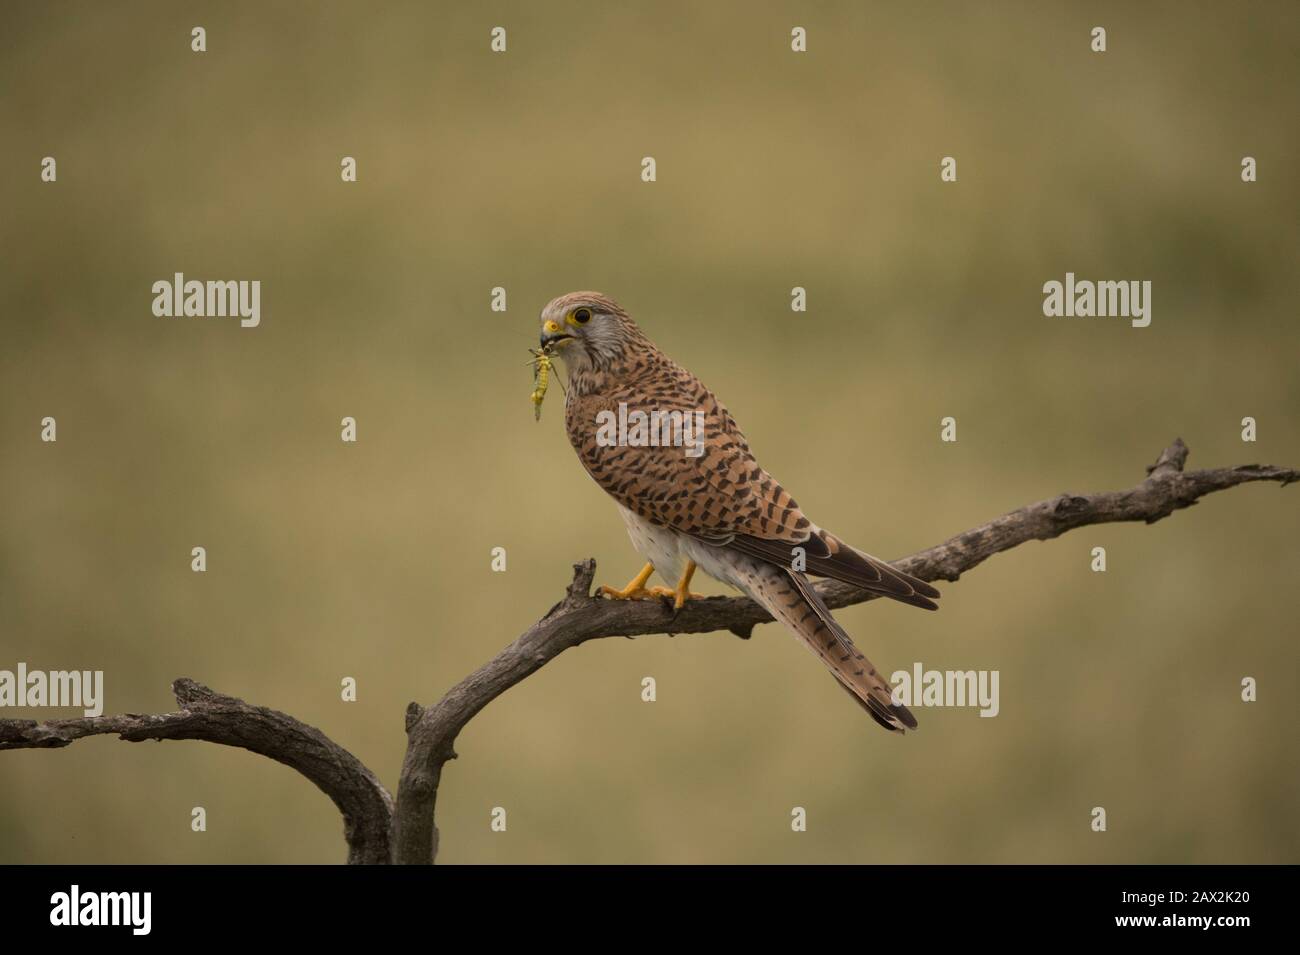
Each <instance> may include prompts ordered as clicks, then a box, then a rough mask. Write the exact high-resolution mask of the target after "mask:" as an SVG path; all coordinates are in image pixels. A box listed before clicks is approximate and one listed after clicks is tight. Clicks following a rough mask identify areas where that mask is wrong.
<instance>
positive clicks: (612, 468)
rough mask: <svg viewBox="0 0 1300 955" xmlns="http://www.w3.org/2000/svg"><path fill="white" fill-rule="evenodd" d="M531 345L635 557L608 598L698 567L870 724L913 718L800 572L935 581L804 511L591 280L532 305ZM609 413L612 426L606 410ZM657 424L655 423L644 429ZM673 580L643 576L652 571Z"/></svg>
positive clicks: (917, 587)
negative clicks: (557, 386) (558, 380)
mask: <svg viewBox="0 0 1300 955" xmlns="http://www.w3.org/2000/svg"><path fill="white" fill-rule="evenodd" d="M540 321H541V350H542V352H543V353H544V354H546V355H548V356H554V357H555V358H558V359H559V364H560V366H561V368H562V370H563V373H564V375H565V378H566V385H567V389H566V395H565V405H564V419H565V431H566V432H567V434H568V438H569V443H570V444H572V445H573V449H574V450H575V451H576V452H577V455H578V459H579V461H581V463H582V466H583V468H585V469H586V471H587V473H588V474H589V475H590V476H591V477H592V478H593V479H594V480H595V482H596V484H598V485H599V486H600V487H601V488H602V489H603V490H604V491H605V492H606V493H607V494H608V495H609V496H610V497H612V498H613V499H614V501H615V503H616V505H617V506H618V510H619V512H620V514H621V515H622V518H623V521H624V522H625V524H626V525H627V531H628V536H629V538H630V539H631V541H632V546H633V547H634V548H635V549H636V551H637V552H638V553H639V554H640V555H641V556H642V557H644V558H645V566H644V567H643V568H642V569H641V571H640V573H638V574H637V575H636V576H635V577H634V578H632V580H631V581H629V582H628V584H627V585H626V586H624V587H610V586H603V587H601V588H600V589H599V591H598V594H599V595H600V596H601V597H604V598H608V599H612V600H646V599H663V598H671V600H672V604H673V607H674V608H675V611H676V610H680V609H681V608H682V607H683V606H684V605H685V603H686V602H687V601H688V600H692V599H697V598H699V597H700V595H699V594H695V593H692V592H691V590H690V585H691V580H692V578H693V575H694V573H695V571H696V570H697V569H699V570H702V571H703V572H704V573H706V574H707V575H709V576H710V577H713V578H715V579H716V580H719V581H721V582H722V583H724V584H727V585H730V586H732V587H735V588H736V589H738V590H740V591H741V592H742V593H744V594H746V595H747V596H748V597H749V598H750V599H751V600H753V601H754V602H755V603H757V604H759V605H760V606H761V607H763V608H764V609H765V610H767V612H768V613H770V614H771V615H772V617H773V619H774V620H776V621H778V622H779V623H781V624H782V625H783V626H784V627H785V628H786V629H787V630H789V631H790V632H791V633H792V634H794V635H795V637H797V638H798V639H799V640H800V641H801V642H802V643H803V644H804V645H805V646H806V647H807V648H808V649H810V650H811V651H812V652H813V653H815V654H817V656H818V657H819V658H820V659H821V661H822V662H823V663H824V664H825V665H826V667H827V668H828V669H829V670H830V672H831V674H832V675H833V676H834V677H835V679H836V681H837V682H838V683H839V684H840V686H841V687H842V688H843V689H845V690H847V691H848V693H849V695H850V696H852V697H853V698H854V700H856V701H857V702H858V703H859V704H860V705H861V706H862V708H863V709H865V710H866V712H867V713H868V714H869V715H870V716H871V718H872V719H873V720H875V722H876V723H878V724H879V725H880V726H882V727H884V728H885V729H886V730H889V731H890V732H894V733H903V732H905V731H906V730H908V729H916V725H917V723H916V718H915V717H914V716H913V715H912V713H911V712H910V711H909V710H908V709H907V707H906V706H904V705H903V704H902V703H900V702H896V701H895V699H894V697H893V695H892V693H891V689H890V686H889V684H888V682H886V680H885V679H884V678H883V677H882V676H881V674H880V673H879V672H878V671H877V670H876V668H875V666H873V665H872V663H871V661H870V660H868V659H867V658H866V657H865V656H864V655H863V654H862V652H861V651H860V650H858V648H857V647H856V646H855V645H854V643H853V641H852V640H851V639H850V638H849V635H848V633H846V632H845V630H844V628H843V627H842V626H840V624H839V623H838V622H837V621H836V620H835V618H834V617H833V616H832V615H831V612H830V610H829V609H828V608H827V606H826V603H825V601H824V600H823V599H822V597H821V595H820V594H819V593H818V592H817V590H816V589H815V588H814V586H813V584H812V581H811V580H810V576H817V577H829V578H833V579H835V580H840V581H844V582H845V583H849V584H853V585H854V586H857V587H860V588H861V589H863V590H866V591H868V592H870V593H872V594H877V595H880V596H884V597H891V598H893V599H894V600H898V601H901V602H902V603H905V604H910V605H911V606H914V607H921V608H923V609H926V610H936V609H938V604H936V603H935V602H934V601H935V600H936V599H938V597H939V591H938V590H936V589H935V588H934V587H932V586H930V584H928V583H926V582H925V581H923V580H919V579H917V578H916V577H913V576H911V575H909V574H906V573H903V572H902V571H900V570H897V569H895V568H893V567H891V566H889V564H887V563H886V562H884V561H882V560H879V559H877V558H875V557H872V556H871V555H870V554H867V553H866V552H864V551H861V550H858V549H856V548H854V547H851V546H849V545H848V544H846V543H845V542H844V541H843V540H841V539H840V538H839V537H837V536H835V535H834V534H832V533H830V532H829V531H827V530H825V529H823V528H821V527H819V526H818V525H816V524H814V523H813V522H812V521H811V520H809V519H808V518H807V517H806V516H805V515H804V513H803V511H802V510H801V509H800V507H799V505H798V504H797V503H796V502H795V499H794V498H793V497H791V496H790V494H789V493H788V492H787V491H786V490H785V488H783V487H782V486H781V484H780V483H779V482H778V481H777V480H776V479H775V478H773V477H772V476H771V475H770V474H768V473H767V471H765V470H763V468H762V467H761V466H760V465H759V464H758V462H757V461H756V460H755V458H754V455H753V452H751V451H750V448H749V444H748V442H747V441H746V440H745V437H744V435H743V434H742V433H741V430H740V428H739V427H738V426H737V424H736V422H735V419H733V418H732V416H731V413H730V412H729V411H728V410H727V408H726V407H725V406H724V405H723V404H722V402H721V401H719V400H718V398H717V396H716V395H714V393H713V392H712V391H710V390H709V388H708V387H707V386H706V385H705V384H704V383H703V382H702V381H700V379H699V378H697V377H695V375H693V374H691V373H690V372H689V371H687V370H686V369H685V368H683V367H682V366H681V365H679V364H677V363H676V362H675V361H673V360H672V359H671V358H669V357H668V356H667V355H666V354H664V353H663V352H662V351H660V350H659V348H658V347H656V346H655V344H654V343H653V342H652V341H651V340H650V339H649V337H647V335H646V334H645V332H643V331H642V330H641V328H640V326H639V325H637V323H636V322H634V321H633V320H632V318H631V316H630V315H629V314H628V313H627V311H625V310H624V309H623V308H622V306H620V305H619V304H618V303H617V302H615V301H614V300H613V299H611V298H609V297H608V296H606V295H603V294H601V293H599V292H590V291H580V292H570V293H568V294H566V295H561V296H559V297H558V298H555V299H553V300H552V301H551V302H549V303H548V304H547V305H546V306H545V307H544V308H543V309H542V311H541V315H540ZM616 422H617V426H615V423H616ZM656 429H658V430H656ZM655 572H658V574H659V575H660V576H661V577H662V578H663V579H664V580H665V581H668V582H671V583H673V584H674V586H672V587H662V586H655V587H647V586H646V584H647V583H648V582H649V580H650V577H651V576H652V575H653V574H654V573H655Z"/></svg>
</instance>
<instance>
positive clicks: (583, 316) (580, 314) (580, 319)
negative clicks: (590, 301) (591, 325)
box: [573, 308, 591, 325]
mask: <svg viewBox="0 0 1300 955" xmlns="http://www.w3.org/2000/svg"><path fill="white" fill-rule="evenodd" d="M573 320H574V321H575V322H577V323H578V324H579V325H586V324H587V323H588V322H589V321H591V309H589V308H580V309H578V310H577V311H576V312H574V313H573Z"/></svg>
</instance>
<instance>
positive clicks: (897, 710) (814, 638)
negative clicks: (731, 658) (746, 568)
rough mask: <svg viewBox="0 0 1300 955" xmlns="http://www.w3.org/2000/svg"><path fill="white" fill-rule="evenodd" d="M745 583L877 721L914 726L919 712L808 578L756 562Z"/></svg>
mask: <svg viewBox="0 0 1300 955" xmlns="http://www.w3.org/2000/svg"><path fill="white" fill-rule="evenodd" d="M747 583H748V586H747V587H746V590H747V591H748V592H749V595H750V597H752V598H753V599H754V600H755V601H756V602H757V603H759V604H761V605H762V606H763V607H764V608H765V609H766V610H767V611H768V612H769V613H770V614H772V616H773V617H774V618H775V619H776V620H777V621H778V622H779V623H781V624H783V625H784V626H785V627H786V629H788V630H789V631H790V632H792V633H793V634H794V635H795V636H797V637H798V638H799V639H800V640H802V641H803V643H804V644H805V645H806V646H807V647H808V649H810V650H812V651H813V652H814V653H815V654H817V656H818V657H819V658H820V659H821V661H822V663H824V664H826V668H827V669H829V670H830V671H831V675H832V676H834V677H835V679H836V681H837V682H838V683H839V684H840V686H842V687H843V688H844V689H845V690H847V691H848V693H849V695H850V696H852V697H853V698H854V699H855V700H857V702H858V703H859V705H861V706H862V708H863V709H865V710H866V711H867V713H868V714H869V715H870V716H871V718H872V719H873V720H875V721H876V722H877V723H879V724H880V725H881V726H883V727H884V728H885V729H887V730H889V731H890V732H893V733H902V732H903V731H904V730H905V729H916V717H914V716H913V715H912V714H911V712H910V711H909V710H908V709H907V707H905V706H900V705H899V704H897V703H895V702H894V700H893V696H892V693H891V690H890V687H889V684H888V683H887V682H886V681H885V679H884V677H882V676H881V675H880V674H879V673H878V672H877V671H876V668H875V667H874V666H873V665H872V663H871V661H870V660H868V659H867V658H866V657H865V656H863V654H862V652H861V651H860V650H859V649H858V648H857V647H856V646H854V644H853V641H852V640H850V639H849V635H848V634H847V633H846V632H845V631H844V628H843V627H841V626H840V625H839V623H838V622H837V621H836V620H835V618H834V617H832V616H831V612H830V610H829V609H827V607H826V604H825V602H824V601H823V600H822V599H821V597H820V596H818V594H817V591H816V590H814V589H813V586H812V583H811V582H810V581H809V580H808V578H807V577H805V576H804V575H803V574H800V573H798V572H796V571H791V570H786V569H784V568H781V567H776V566H774V565H772V564H767V563H760V562H758V561H755V562H754V566H753V567H752V569H751V572H750V574H749V580H748V581H747Z"/></svg>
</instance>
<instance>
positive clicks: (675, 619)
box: [0, 439, 1300, 864]
mask: <svg viewBox="0 0 1300 955" xmlns="http://www.w3.org/2000/svg"><path fill="white" fill-rule="evenodd" d="M1186 460H1187V446H1186V445H1185V444H1183V442H1182V440H1181V439H1178V440H1175V441H1174V443H1173V444H1171V445H1170V446H1169V447H1168V448H1166V449H1165V450H1164V452H1163V453H1161V455H1160V457H1159V458H1158V459H1157V460H1156V463H1155V464H1153V465H1151V466H1149V467H1148V468H1147V477H1146V479H1145V480H1144V481H1142V482H1141V483H1139V484H1137V485H1135V486H1134V487H1131V488H1128V489H1127V490H1123V491H1104V492H1100V493H1096V494H1061V495H1058V496H1057V497H1053V498H1049V499H1048V500H1045V501H1039V502H1038V503H1036V504H1030V505H1028V506H1026V507H1022V508H1020V509H1018V510H1015V511H1012V512H1010V513H1009V514H1004V515H1003V516H1002V517H999V518H996V519H995V520H992V521H989V522H988V523H986V524H981V525H980V526H979V527H975V528H972V529H971V530H968V531H966V532H965V533H962V534H958V535H957V536H956V537H952V538H949V539H948V540H946V541H944V542H943V543H942V544H938V545H936V546H934V547H931V548H929V549H928V550H923V551H918V552H917V553H915V554H912V555H911V556H910V557H904V558H902V559H901V560H897V561H894V562H893V564H894V566H895V567H897V568H899V569H900V570H904V571H906V572H907V573H909V574H911V575H913V576H915V577H919V578H921V579H922V580H928V581H933V580H948V581H955V580H957V579H958V578H959V577H961V575H962V574H964V573H965V572H967V571H968V570H970V569H971V568H973V567H977V566H978V565H980V564H981V563H983V562H984V561H986V560H988V559H989V558H990V557H992V556H993V555H994V554H999V553H1002V552H1003V551H1007V550H1011V549H1012V548H1013V547H1017V546H1019V545H1020V544H1023V543H1026V542H1027V541H1031V540H1050V539H1052V538H1054V537H1059V536H1060V535H1061V534H1064V533H1065V532H1066V531H1069V530H1072V529H1074V528H1076V527H1084V526H1086V525H1089V524H1106V523H1112V522H1119V521H1143V522H1145V523H1147V524H1152V523H1155V522H1156V521H1158V520H1160V519H1162V518H1165V517H1168V516H1169V515H1170V514H1172V513H1173V512H1174V511H1176V510H1179V509H1181V508H1184V507H1190V506H1192V505H1193V504H1195V503H1196V502H1197V501H1198V500H1199V499H1200V498H1202V497H1204V496H1205V495H1207V494H1211V493H1213V492H1214V491H1221V490H1224V489H1226V488H1230V487H1235V486H1237V485H1238V484H1246V483H1249V482H1252V481H1276V482H1278V483H1279V484H1281V485H1287V484H1290V483H1292V482H1294V481H1297V480H1300V470H1297V469H1295V468H1281V467H1273V466H1271V465H1262V464H1246V465H1242V466H1240V467H1235V468H1215V469H1209V470H1203V471H1184V470H1183V465H1184V464H1185V463H1186ZM595 573H596V563H595V561H593V560H585V561H583V562H582V563H580V564H575V565H574V568H573V580H572V581H571V582H570V584H569V586H568V589H567V590H566V592H565V595H564V598H563V599H562V600H561V601H560V602H559V603H557V604H556V605H555V606H554V607H552V608H551V609H550V610H549V611H548V612H547V614H546V615H545V616H544V617H542V619H541V620H539V621H537V623H535V624H533V625H532V626H531V627H529V628H528V629H527V630H526V631H524V633H523V634H521V635H520V636H519V638H518V639H516V640H515V641H514V642H513V643H511V644H510V645H509V646H508V647H506V648H505V649H504V650H502V651H501V652H500V653H498V654H497V655H496V656H495V657H493V658H492V659H491V660H490V661H488V663H486V664H485V665H484V666H482V667H480V668H479V669H478V670H476V671H475V672H474V673H472V674H470V675H469V676H468V677H466V678H465V679H464V680H462V681H461V682H460V683H458V684H456V685H455V686H454V687H452V688H451V689H450V690H449V691H448V692H447V693H446V695H445V696H443V697H442V699H440V700H438V702H436V703H434V704H432V705H431V706H427V707H422V706H420V705H419V704H417V703H412V704H410V706H408V707H407V711H406V733H407V750H406V758H405V760H404V762H403V764H402V773H401V777H400V779H399V782H398V790H397V802H396V805H395V806H394V804H393V802H392V800H391V799H390V797H389V795H388V793H387V792H386V791H385V790H384V788H383V786H381V785H380V784H379V782H378V781H377V780H376V779H375V777H374V775H373V774H372V773H371V772H370V771H369V770H368V769H366V768H365V767H364V766H363V765H362V764H361V763H360V762H359V761H357V760H356V758H355V757H353V756H352V755H351V754H350V753H348V752H347V751H346V750H344V749H342V748H341V747H339V746H337V745H336V744H335V743H333V742H331V741H330V740H329V739H328V738H326V737H325V736H324V735H323V734H322V733H320V731H319V730H316V729H313V728H312V727H309V726H306V725H304V724H302V723H299V722H298V721H297V720H295V719H293V718H292V717H289V716H286V715H285V714H283V713H278V712H276V711H275V710H268V709H264V708H262V707H254V706H249V705H248V704H246V703H243V702H242V701H240V700H237V699H234V698H233V697H227V696H221V695H219V694H216V693H213V692H212V691H211V690H208V689H207V688H206V687H202V686H200V685H198V684H196V683H193V682H192V681H189V680H178V681H177V682H176V684H175V685H174V689H175V691H176V698H177V701H178V702H179V703H180V704H181V711H180V712H179V713H167V714H163V715H161V716H134V715H127V716H110V717H96V718H89V719H74V720H53V721H50V722H47V723H34V722H32V721H30V720H0V750H2V749H19V748H33V747H50V746H66V745H68V744H69V743H70V742H72V741H73V740H75V739H79V738H81V737H83V736H89V735H93V734H96V733H118V734H119V735H120V736H121V738H122V739H125V740H132V741H134V740H141V739H205V740H209V741H211V742H217V743H224V744H226V745H229V746H240V747H242V748H244V749H248V750H251V751H253V752H256V753H261V754H262V755H264V756H269V757H270V758H272V759H275V760H277V761H279V762H282V763H284V764H285V765H288V766H292V767H293V768H294V769H297V770H298V771H299V772H301V773H302V774H303V775H305V776H307V777H308V778H309V779H311V780H312V782H314V783H316V785H317V786H319V787H320V788H321V789H322V790H323V791H324V792H325V793H326V794H327V795H329V796H330V798H331V799H333V800H334V802H335V804H336V805H337V806H338V807H339V809H340V810H341V811H342V812H343V817H344V830H345V835H346V836H347V841H348V861H349V862H370V863H374V862H389V861H396V862H399V863H414V864H428V863H430V862H432V861H433V860H434V859H435V857H436V856H437V852H438V830H437V827H436V825H435V824H434V810H435V806H436V802H437V795H438V785H439V782H440V780H441V777H442V769H443V766H444V765H445V764H446V763H447V761H448V760H451V759H455V758H456V752H455V749H454V744H455V741H456V737H457V736H458V735H459V733H460V731H461V730H462V729H463V728H464V727H465V725H466V724H467V723H468V722H469V721H470V720H471V719H472V718H473V717H474V716H475V715H476V714H477V713H478V712H479V711H481V710H482V709H483V707H485V706H487V705H488V704H489V703H490V702H492V700H494V699H496V698H497V697H498V696H500V695H501V694H502V693H504V692H505V691H506V690H508V689H510V687H512V686H514V685H515V684H517V683H519V682H520V681H521V680H523V679H525V678H527V677H528V676H530V675H532V674H533V673H535V672H537V671H538V670H539V669H541V668H542V667H543V666H545V665H546V664H547V663H548V662H550V661H551V660H553V659H554V658H555V657H557V656H559V655H560V654H561V653H563V652H564V651H565V650H567V649H569V648H570V647H576V646H578V645H579V644H581V643H585V642H586V641H588V640H594V639H597V638H601V637H635V636H641V635H645V634H653V633H666V634H676V633H707V632H711V631H715V630H729V631H731V632H732V633H735V634H737V635H738V636H740V637H745V638H748V637H749V635H750V632H751V631H752V630H753V628H754V626H755V625H757V624H760V623H764V622H767V621H769V620H771V618H770V617H769V616H768V615H767V613H766V612H764V611H763V610H762V609H761V608H759V607H758V606H757V605H756V604H754V603H753V602H752V601H750V600H748V599H746V598H743V597H711V598H709V599H707V600H698V601H692V602H691V603H688V604H687V605H686V606H685V607H683V608H682V609H681V610H680V611H678V612H677V613H674V612H673V611H672V609H671V608H670V607H669V605H668V604H667V602H661V601H610V600H602V599H600V598H596V597H592V596H591V586H592V582H593V580H594V578H595ZM818 590H819V591H820V592H821V594H822V595H823V597H824V598H825V599H826V602H827V604H828V605H829V606H831V607H832V608H835V607H845V606H848V605H850V604H856V603H861V602H863V601H865V600H869V599H872V597H871V595H870V594H867V593H865V592H863V591H861V590H858V589H857V588H855V587H852V586H849V585H846V584H842V583H838V582H835V581H822V582H821V583H819V584H818ZM390 832H391V835H390Z"/></svg>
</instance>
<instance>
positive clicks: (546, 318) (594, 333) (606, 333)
mask: <svg viewBox="0 0 1300 955" xmlns="http://www.w3.org/2000/svg"><path fill="white" fill-rule="evenodd" d="M541 324H542V350H543V351H545V352H547V353H548V354H550V355H553V356H555V357H557V358H560V359H562V360H563V361H564V363H565V364H566V365H567V366H568V367H569V368H570V369H574V368H583V367H587V366H592V365H595V366H601V365H605V364H607V363H608V362H610V361H612V360H613V359H614V358H616V357H617V356H619V355H620V354H623V352H624V351H625V350H626V348H627V346H628V344H629V343H630V342H631V341H632V339H634V338H635V337H638V335H639V333H638V330H637V328H636V325H634V324H633V322H632V319H630V318H629V317H628V314H627V312H625V311H623V308H622V307H621V306H620V305H619V304H618V303H617V302H615V301H614V300H613V299H611V298H607V297H606V296H604V295H601V294H600V293H599V292H570V293H569V294H568V295H561V296H560V297H559V298H556V299H552V300H551V302H550V303H549V304H547V306H546V307H545V308H544V309H542V314H541Z"/></svg>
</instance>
